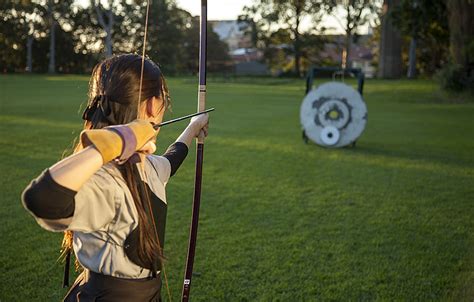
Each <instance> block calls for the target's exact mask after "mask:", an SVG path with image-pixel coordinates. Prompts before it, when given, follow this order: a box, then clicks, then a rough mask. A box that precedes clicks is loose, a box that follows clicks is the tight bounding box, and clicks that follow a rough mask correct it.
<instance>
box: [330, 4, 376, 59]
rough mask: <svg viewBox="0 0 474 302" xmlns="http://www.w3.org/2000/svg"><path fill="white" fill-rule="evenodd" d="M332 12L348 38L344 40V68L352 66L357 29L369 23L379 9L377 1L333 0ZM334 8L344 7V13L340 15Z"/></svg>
mask: <svg viewBox="0 0 474 302" xmlns="http://www.w3.org/2000/svg"><path fill="white" fill-rule="evenodd" d="M331 7H332V8H333V9H332V13H333V16H334V17H335V19H336V20H337V21H338V22H339V25H340V26H341V27H342V28H343V29H344V32H345V35H346V38H345V41H344V50H343V53H342V60H341V65H342V68H346V67H347V68H350V67H351V62H350V54H351V45H352V42H353V40H354V39H355V38H356V35H357V30H358V29H359V28H360V27H361V26H363V25H365V24H367V22H368V21H369V20H370V19H371V17H372V16H373V14H374V13H375V12H376V11H377V10H378V6H377V1H369V0H333V1H332V5H331ZM334 8H336V9H337V8H342V11H343V12H344V15H343V16H342V17H339V16H338V15H337V14H335V13H334V12H335V11H337V10H335V9H334Z"/></svg>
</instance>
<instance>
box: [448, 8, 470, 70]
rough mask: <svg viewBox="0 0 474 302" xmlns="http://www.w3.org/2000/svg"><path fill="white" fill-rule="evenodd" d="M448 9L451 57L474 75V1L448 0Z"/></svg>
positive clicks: (455, 62)
mask: <svg viewBox="0 0 474 302" xmlns="http://www.w3.org/2000/svg"><path fill="white" fill-rule="evenodd" d="M448 11H449V33H450V45H449V50H450V53H451V59H452V61H453V63H454V64H456V65H459V66H461V67H462V68H463V69H464V71H465V72H466V73H467V74H468V76H471V77H474V74H473V73H474V2H473V1H470V0H448Z"/></svg>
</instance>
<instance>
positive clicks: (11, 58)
mask: <svg viewBox="0 0 474 302" xmlns="http://www.w3.org/2000/svg"><path fill="white" fill-rule="evenodd" d="M42 18H43V11H42V7H41V6H40V5H39V4H37V3H35V2H33V1H27V0H24V1H5V2H3V3H1V4H0V19H1V20H2V22H1V23H0V44H2V45H3V47H1V48H0V66H3V68H1V69H3V70H5V69H7V70H8V69H11V68H13V69H17V68H21V69H23V68H24V70H25V71H27V72H31V71H32V70H33V44H34V41H35V40H40V39H41V36H43V35H45V33H44V30H45V27H44V23H43V22H42V21H43V19H42ZM24 58H26V63H25V61H24V60H23V59H24Z"/></svg>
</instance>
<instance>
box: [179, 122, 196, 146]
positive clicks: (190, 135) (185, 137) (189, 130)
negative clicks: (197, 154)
mask: <svg viewBox="0 0 474 302" xmlns="http://www.w3.org/2000/svg"><path fill="white" fill-rule="evenodd" d="M195 133H196V130H195V129H193V127H192V126H191V125H189V126H188V127H186V129H184V131H183V132H182V133H181V135H180V136H179V137H178V138H177V139H176V142H181V143H183V144H185V145H186V146H187V147H188V148H189V146H191V143H192V142H193V139H194V138H195V137H196V134H195Z"/></svg>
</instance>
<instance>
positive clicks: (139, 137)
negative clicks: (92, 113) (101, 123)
mask: <svg viewBox="0 0 474 302" xmlns="http://www.w3.org/2000/svg"><path fill="white" fill-rule="evenodd" d="M155 133H156V132H155V129H153V125H152V124H151V123H150V122H148V121H145V120H135V121H133V122H131V123H129V124H125V125H116V126H109V127H105V128H102V129H93V130H84V131H82V132H81V143H82V146H83V147H84V148H85V147H87V146H91V145H93V146H94V147H95V148H96V149H97V150H98V151H99V153H100V154H101V155H102V159H103V161H104V164H106V163H108V162H109V161H111V160H114V159H116V158H118V160H119V162H125V161H126V160H127V159H129V158H130V157H131V156H132V155H133V154H134V153H135V152H136V151H137V150H139V149H140V148H142V147H143V146H144V145H145V144H146V143H147V142H148V141H149V140H150V139H152V138H153V136H154V135H155Z"/></svg>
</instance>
